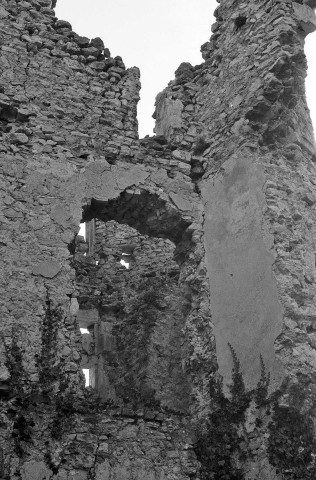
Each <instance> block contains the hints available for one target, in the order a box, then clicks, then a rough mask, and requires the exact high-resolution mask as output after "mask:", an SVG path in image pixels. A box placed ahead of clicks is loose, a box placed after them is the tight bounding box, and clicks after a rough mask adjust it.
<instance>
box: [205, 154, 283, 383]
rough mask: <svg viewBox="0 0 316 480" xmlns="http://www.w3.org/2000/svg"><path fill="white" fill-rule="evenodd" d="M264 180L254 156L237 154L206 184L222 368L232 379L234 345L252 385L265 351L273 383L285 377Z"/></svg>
mask: <svg viewBox="0 0 316 480" xmlns="http://www.w3.org/2000/svg"><path fill="white" fill-rule="evenodd" d="M264 181H265V177H264V173H263V170H262V168H261V167H260V166H259V165H258V164H256V163H255V162H254V160H253V159H251V158H246V157H244V158H243V157H237V156H235V157H233V158H231V159H229V160H228V161H227V162H226V163H224V164H223V174H222V175H221V176H218V177H217V178H216V179H213V180H208V181H206V182H205V183H204V186H203V188H202V197H203V201H204V204H205V247H206V255H207V267H208V273H209V278H210V295H211V311H212V322H213V324H214V331H215V336H216V348H217V357H218V364H219V371H220V373H221V374H222V375H223V377H224V381H225V382H226V383H227V381H228V382H229V381H230V378H231V371H232V356H231V352H230V349H229V347H228V343H231V345H232V346H233V348H234V349H235V351H236V353H237V356H238V358H239V360H240V362H241V365H242V370H243V374H244V378H245V380H246V383H247V384H248V385H249V386H255V385H256V384H257V383H258V380H259V377H260V354H261V355H262V356H263V359H264V363H265V366H266V369H267V371H270V372H271V377H272V380H273V382H274V384H278V383H279V380H280V375H281V367H280V366H279V365H278V364H277V362H276V359H275V353H274V341H275V339H276V337H277V336H278V335H279V334H280V333H281V327H282V307H281V305H280V303H279V301H278V294H277V285H276V281H275V279H274V277H273V272H272V265H273V254H272V250H271V249H272V239H271V236H270V235H269V233H268V231H267V227H266V225H265V224H264V220H263V212H264V209H265V198H264V194H263V192H262V187H263V185H264Z"/></svg>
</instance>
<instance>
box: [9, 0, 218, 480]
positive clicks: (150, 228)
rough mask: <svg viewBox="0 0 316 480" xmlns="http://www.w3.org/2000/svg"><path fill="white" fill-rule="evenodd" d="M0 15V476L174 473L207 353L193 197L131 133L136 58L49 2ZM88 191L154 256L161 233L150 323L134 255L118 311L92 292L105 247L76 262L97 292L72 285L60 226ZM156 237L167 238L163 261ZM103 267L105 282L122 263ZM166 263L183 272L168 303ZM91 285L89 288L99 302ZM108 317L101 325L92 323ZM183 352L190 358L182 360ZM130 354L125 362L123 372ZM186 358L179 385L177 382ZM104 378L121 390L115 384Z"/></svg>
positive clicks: (185, 465) (157, 151)
mask: <svg viewBox="0 0 316 480" xmlns="http://www.w3.org/2000/svg"><path fill="white" fill-rule="evenodd" d="M0 22H1V29H0V30H1V33H0V36H1V57H0V68H1V90H0V130H1V146H0V160H1V190H2V192H3V195H2V196H1V200H2V202H3V203H2V208H1V221H2V225H3V228H2V230H1V248H3V250H4V251H5V252H6V253H5V254H3V265H2V272H1V273H2V280H1V281H2V283H1V286H2V290H3V295H2V296H1V334H2V336H1V349H0V352H1V378H0V380H1V385H0V387H1V388H0V391H1V415H2V419H3V423H2V425H3V428H2V429H1V433H0V447H1V452H0V453H1V455H0V457H1V462H0V475H1V476H2V477H3V478H10V479H18V478H23V479H25V480H31V479H34V478H38V479H44V478H50V477H51V478H54V479H56V480H57V479H58V480H61V479H62V480H64V479H65V480H66V479H67V480H68V479H70V478H81V479H82V480H83V479H88V478H93V477H94V478H99V479H101V478H102V479H103V478H120V479H121V478H134V477H138V478H141V477H143V476H146V477H147V476H148V477H149V478H155V479H156V478H161V479H162V478H164V479H167V478H170V479H171V478H173V479H181V480H182V479H183V480H184V479H188V478H189V477H190V476H192V475H194V474H195V472H196V471H197V467H198V464H197V462H196V458H195V455H194V452H193V450H192V442H193V437H192V435H191V433H190V432H189V431H188V430H187V426H188V421H187V420H183V422H182V420H181V415H183V412H184V411H186V412H187V411H188V409H189V408H195V409H198V408H199V407H198V408H197V406H196V405H197V403H196V402H195V401H193V399H192V396H193V395H194V396H195V398H198V405H199V404H202V405H203V402H204V403H205V401H206V400H205V398H204V397H205V395H204V393H203V392H204V391H205V386H206V384H207V374H208V370H209V367H208V363H213V364H214V365H215V357H214V346H213V344H212V343H210V341H209V339H210V338H211V339H212V332H211V327H210V323H209V318H210V315H209V311H208V308H209V302H208V288H207V279H206V276H205V267H204V249H203V244H202V241H201V238H202V236H203V231H202V207H201V205H200V202H199V197H198V194H197V193H196V192H195V189H194V185H193V184H192V183H191V179H190V177H189V172H190V168H189V166H188V165H187V164H186V163H184V162H175V161H174V159H173V157H172V155H171V152H172V150H171V148H170V146H169V145H168V143H167V141H166V140H165V139H164V138H156V139H145V140H143V141H138V140H137V120H136V103H137V100H138V91H139V74H138V70H137V69H129V70H126V69H125V67H124V64H123V62H122V59H121V58H119V57H116V58H115V59H114V58H112V57H111V56H110V53H109V51H108V50H107V49H106V48H105V47H104V45H103V43H102V41H101V40H100V39H94V40H93V41H91V42H90V41H89V40H88V39H86V38H82V37H79V36H78V35H76V34H75V33H74V32H72V29H71V26H70V24H69V23H68V22H66V21H59V20H58V19H57V18H56V17H55V15H54V11H53V10H52V9H51V2H50V1H47V2H46V1H44V0H41V1H35V0H32V1H31V2H20V1H15V0H10V1H5V2H2V3H1V7H0ZM139 198H141V200H139ZM94 204H96V205H98V206H99V207H100V205H101V206H102V205H103V204H104V205H105V206H106V208H108V210H106V211H105V212H103V214H104V215H105V217H106V221H113V220H116V221H118V222H121V223H122V224H126V225H130V226H131V227H132V228H135V229H136V231H137V232H136V234H137V235H138V236H139V235H140V236H141V238H143V237H142V236H144V235H145V236H146V235H147V236H149V237H150V238H153V237H155V238H156V237H159V238H160V237H161V239H159V240H157V242H158V243H157V245H156V244H155V243H154V244H153V248H154V251H155V252H156V251H157V257H159V254H158V250H159V249H158V247H159V245H160V246H162V245H165V246H164V247H163V255H162V257H163V258H161V265H160V267H158V266H157V267H156V264H155V266H154V269H156V268H157V271H158V270H159V268H160V269H161V270H162V271H163V272H164V270H167V268H166V263H167V260H166V259H167V258H169V260H170V262H169V263H170V265H168V272H170V269H171V270H172V269H173V268H176V269H177V275H176V276H174V277H173V276H172V275H169V273H166V272H164V273H163V274H162V281H161V282H160V284H159V289H154V288H153V287H154V286H155V285H153V284H152V282H149V280H148V282H147V283H148V285H149V288H148V290H149V293H150V291H151V292H152V297H153V298H152V300H153V299H154V300H155V299H156V300H157V299H158V297H159V302H160V303H158V302H156V305H152V304H150V308H149V311H150V312H151V314H152V317H153V319H154V321H152V322H151V323H150V321H148V320H150V319H148V318H147V315H145V313H147V312H146V311H145V307H142V305H139V302H138V300H137V298H138V297H143V296H144V293H148V292H147V290H146V289H145V292H144V289H141V288H140V287H141V281H142V280H143V279H141V278H140V277H141V272H144V271H145V270H146V268H147V267H146V268H145V266H144V264H143V263H142V262H143V261H142V262H140V267H139V273H137V272H136V271H135V274H134V278H135V285H134V286H130V287H128V288H129V290H128V288H127V291H129V292H130V294H131V299H130V300H129V302H126V305H124V309H125V310H124V312H123V313H124V315H123V316H121V317H119V318H116V317H115V318H114V317H111V314H110V313H109V310H108V309H107V305H106V303H107V301H108V302H109V301H110V300H111V299H110V298H109V297H110V295H109V292H108V291H107V287H108V285H109V284H112V283H113V284H114V277H115V266H114V265H112V263H111V258H110V256H109V258H108V257H107V256H106V260H107V261H106V262H105V264H103V263H102V262H101V260H102V258H99V260H100V265H99V266H98V268H96V265H95V263H94V265H93V264H91V263H90V264H89V263H87V264H86V266H87V270H85V266H84V265H85V264H84V262H83V261H82V259H81V267H80V268H81V270H84V274H83V276H84V279H83V282H82V283H85V282H86V279H87V278H90V279H92V278H93V280H94V281H95V282H99V283H100V289H99V290H97V289H96V288H94V289H93V291H92V292H91V291H90V289H89V288H88V287H86V286H85V287H84V288H85V289H84V288H83V287H82V285H81V284H80V278H78V276H79V273H80V272H79V270H80V269H79V268H78V269H77V277H76V267H75V263H76V261H78V259H77V255H79V254H80V247H79V248H78V251H77V252H76V250H75V249H74V246H75V245H76V243H77V244H78V241H76V239H75V237H76V234H77V233H78V230H79V223H80V221H81V220H82V216H83V215H84V214H85V211H86V208H87V207H88V206H91V205H94ZM131 205H132V208H131ZM101 213H102V212H101ZM133 214H134V216H133ZM87 220H91V219H90V218H89V219H87ZM101 220H102V221H104V219H103V217H102V218H101ZM168 239H169V240H168ZM112 240H114V239H112ZM112 240H111V241H112ZM159 242H160V243H159ZM161 242H162V243H161ZM164 242H169V244H166V243H164ZM170 242H172V243H170ZM79 243H80V242H79ZM109 243H111V242H110V240H109ZM170 244H174V245H176V253H175V256H176V258H177V263H175V261H174V260H173V257H172V256H171V255H169V253H170V252H169V250H168V248H169V247H168V248H167V247H166V245H170ZM77 246H78V245H77ZM100 248H101V247H100ZM102 248H103V246H102ZM102 248H101V250H102ZM106 248H110V246H109V245H108V246H107V247H105V249H106ZM159 248H160V247H159ZM161 248H162V247H161ZM172 248H174V247H173V246H172ZM169 249H170V248H169ZM167 251H168V252H169V253H168V255H169V257H168V255H167ZM88 253H89V252H88ZM81 254H82V252H81ZM105 255H106V253H105ZM79 256H80V255H79ZM83 256H84V255H83ZM88 256H89V255H88ZM90 256H91V255H90ZM145 256H146V253H145V251H144V258H145ZM156 260H157V259H156ZM158 264H160V263H159V262H158ZM180 264H181V267H180V266H178V265H180ZM93 267H94V268H93ZM197 267H198V269H197ZM119 268H121V266H120V267H119ZM122 268H123V267H122ZM135 268H136V267H135ZM149 270H150V268H149V267H148V269H147V271H149ZM123 273H126V272H123ZM119 275H121V276H118V277H117V278H116V279H115V281H116V282H117V283H118V285H117V291H118V292H119V293H121V291H120V288H119V283H120V282H121V281H123V280H122V279H123V277H124V274H122V271H120V273H119ZM122 275H123V276H122ZM177 276H179V279H181V282H182V284H183V285H185V300H184V302H182V301H181V298H182V295H183V294H182V291H181V292H180V289H179V283H178V281H177V280H176V278H177ZM125 277H126V275H125ZM125 277H124V278H125ZM131 278H132V276H131ZM148 278H150V277H148ZM124 281H125V280H124ZM130 283H132V282H131V280H130ZM111 288H112V289H113V290H115V288H116V287H115V285H111ZM145 288H147V284H146V285H145ZM104 290H106V292H105V291H104ZM157 290H158V291H157ZM91 293H92V295H90V296H92V297H93V298H92V299H90V302H91V303H89V309H90V313H91V315H90V316H89V315H88V316H89V319H90V320H89V321H92V323H93V321H94V320H93V318H95V317H94V316H93V315H94V311H97V322H96V323H97V327H98V328H99V330H98V329H97V332H96V334H97V342H96V343H97V348H98V350H97V354H96V356H97V360H98V362H99V365H97V366H98V367H100V369H99V371H101V373H100V376H99V378H97V381H98V382H97V383H98V385H96V388H95V389H90V390H89V389H85V386H84V378H83V374H82V368H83V366H87V365H84V361H87V362H89V359H87V357H89V355H87V350H88V351H89V348H90V347H91V345H90V346H89V345H87V342H86V343H84V345H83V344H82V343H83V342H82V335H81V333H80V330H79V322H80V321H81V319H82V310H83V309H82V310H80V307H81V306H82V307H83V306H84V307H87V306H88V304H87V303H85V295H87V294H91ZM100 293H102V294H103V293H105V295H102V296H103V300H104V303H103V304H101V306H100V303H99V297H100V296H101V295H100ZM135 295H136V300H135V299H134V296H135ZM163 296H165V298H162V297H163ZM180 297H181V298H180ZM168 298H169V300H168ZM133 302H134V303H136V306H135V309H134V303H133ZM128 303H129V305H128ZM152 303H153V302H152ZM179 305H180V306H179ZM91 306H94V309H91V308H90V307H91ZM127 307H128V308H127ZM140 307H141V308H140ZM202 307H203V309H202ZM137 309H138V310H140V314H139V315H138V316H137V317H135V312H134V310H135V311H137ZM164 309H165V310H164ZM182 310H184V314H182ZM130 311H132V313H133V314H134V319H135V324H134V326H133V327H132V328H129V322H130V321H131V320H130V319H131V318H132V315H130V316H129V315H128V314H129V313H130ZM165 312H166V314H165ZM114 313H115V315H116V313H117V312H116V311H115V312H114ZM109 315H110V317H111V318H109ZM84 318H86V317H84ZM110 324H111V325H110ZM114 324H115V327H116V330H117V331H116V332H115V335H113V336H112V337H114V338H112V337H111V334H110V333H109V331H108V327H109V328H110V327H111V328H112V326H113V325H114ZM202 325H205V327H206V330H207V332H208V333H207V335H206V334H205V328H202ZM173 327H174V328H173ZM198 327H199V328H198ZM186 331H190V332H191V335H190V337H188V336H187V335H186V333H185V332H186ZM142 332H143V333H142ZM182 339H184V340H183V341H182ZM112 340H113V344H114V345H115V348H114V347H113V345H112V343H111V342H112ZM129 340H130V341H129ZM143 340H144V342H143ZM134 341H136V344H135V345H134V344H133V342H134ZM115 342H116V343H115ZM88 343H89V342H88ZM117 344H118V345H119V347H118V348H116V345H117ZM138 346H139V348H137V347H138ZM85 347H86V348H85ZM125 347H126V348H125ZM113 350H114V351H113ZM119 354H120V355H119ZM140 354H142V355H144V356H145V357H146V359H147V360H146V362H143V359H142V358H141V355H140ZM197 356H198V357H201V356H204V358H205V359H206V360H207V362H206V364H205V365H203V363H202V362H198V365H197V366H195V365H194V361H195V358H196V357H197ZM116 359H117V361H116ZM93 360H95V359H93ZM132 361H133V362H134V361H136V369H135V372H133V374H132V378H130V379H129V378H128V377H127V376H126V374H127V373H128V372H129V369H130V366H131V362H132ZM143 363H145V367H146V368H144V366H143ZM192 371H194V372H195V373H194V379H195V383H194V384H193V385H190V386H189V378H190V376H191V377H192V378H193V376H192V375H191V372H192ZM118 375H119V378H118ZM182 379H183V381H182ZM118 380H119V381H118ZM190 381H191V378H190ZM134 383H135V384H136V387H137V388H135V385H134ZM119 387H121V390H123V392H122V393H120V392H119V393H116V390H119ZM126 390H127V393H126ZM109 392H110V393H111V395H109ZM153 392H157V393H153ZM112 393H113V395H112ZM132 394H133V395H134V396H133V395H132ZM203 395H204V396H203ZM100 396H101V399H100ZM135 396H136V400H135ZM113 397H114V398H113ZM172 412H173V413H172ZM179 422H182V423H181V425H182V426H180V423H179ZM182 433H183V435H182ZM185 459H186V460H185Z"/></svg>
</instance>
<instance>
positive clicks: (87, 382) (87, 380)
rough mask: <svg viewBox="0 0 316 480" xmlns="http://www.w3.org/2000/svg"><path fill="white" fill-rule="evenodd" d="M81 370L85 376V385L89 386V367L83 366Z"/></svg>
mask: <svg viewBox="0 0 316 480" xmlns="http://www.w3.org/2000/svg"><path fill="white" fill-rule="evenodd" d="M82 371H83V374H84V377H85V386H86V387H90V370H89V368H83V369H82Z"/></svg>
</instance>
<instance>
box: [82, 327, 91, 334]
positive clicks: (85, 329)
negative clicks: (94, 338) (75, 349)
mask: <svg viewBox="0 0 316 480" xmlns="http://www.w3.org/2000/svg"><path fill="white" fill-rule="evenodd" d="M80 332H81V333H82V334H83V333H88V334H89V335H90V332H89V330H88V329H87V328H80Z"/></svg>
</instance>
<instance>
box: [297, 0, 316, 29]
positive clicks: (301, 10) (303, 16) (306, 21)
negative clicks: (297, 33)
mask: <svg viewBox="0 0 316 480" xmlns="http://www.w3.org/2000/svg"><path fill="white" fill-rule="evenodd" d="M293 8H294V13H295V16H296V18H297V20H298V21H299V23H300V25H301V27H302V28H303V30H304V32H305V33H306V35H308V34H309V33H312V32H314V31H315V30H316V16H315V12H314V10H313V9H312V8H311V6H309V5H307V4H305V5H300V4H299V3H296V2H294V3H293Z"/></svg>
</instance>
